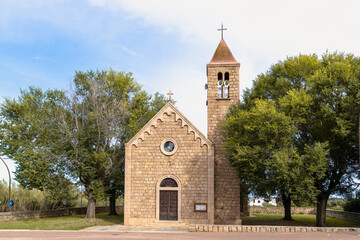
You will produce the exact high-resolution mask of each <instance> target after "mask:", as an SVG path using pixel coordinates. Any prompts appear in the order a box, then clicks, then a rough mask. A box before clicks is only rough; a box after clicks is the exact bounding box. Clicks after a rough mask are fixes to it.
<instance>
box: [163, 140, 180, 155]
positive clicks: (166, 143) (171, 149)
mask: <svg viewBox="0 0 360 240" xmlns="http://www.w3.org/2000/svg"><path fill="white" fill-rule="evenodd" d="M160 150H161V152H162V153H163V154H165V155H168V156H169V155H173V154H174V153H175V152H176V150H177V144H176V142H175V140H174V139H172V138H166V139H164V140H163V141H162V142H161V144H160Z"/></svg>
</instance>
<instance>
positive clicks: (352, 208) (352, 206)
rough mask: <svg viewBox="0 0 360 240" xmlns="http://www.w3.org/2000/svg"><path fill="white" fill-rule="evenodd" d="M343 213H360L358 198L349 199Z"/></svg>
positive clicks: (359, 199)
mask: <svg viewBox="0 0 360 240" xmlns="http://www.w3.org/2000/svg"><path fill="white" fill-rule="evenodd" d="M344 211H348V212H356V213H360V198H354V199H349V200H348V201H347V202H346V203H345V205H344Z"/></svg>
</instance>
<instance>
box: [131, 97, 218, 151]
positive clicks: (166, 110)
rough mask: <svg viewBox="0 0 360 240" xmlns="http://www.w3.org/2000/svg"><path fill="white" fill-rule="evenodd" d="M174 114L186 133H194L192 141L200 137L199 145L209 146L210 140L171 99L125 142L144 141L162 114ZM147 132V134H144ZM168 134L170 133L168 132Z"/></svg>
mask: <svg viewBox="0 0 360 240" xmlns="http://www.w3.org/2000/svg"><path fill="white" fill-rule="evenodd" d="M173 113H174V114H175V119H174V121H176V122H177V121H178V120H180V121H181V127H182V128H184V127H185V126H187V133H188V134H190V133H191V132H193V133H194V141H196V140H197V139H200V146H203V145H207V146H208V147H211V146H212V145H213V144H212V142H211V141H210V140H209V139H207V138H206V137H205V135H204V134H202V133H201V132H200V131H199V130H198V129H197V128H196V127H195V126H194V125H193V124H192V123H191V122H190V121H189V120H188V119H187V118H186V117H185V116H184V115H183V114H182V113H181V112H180V111H179V110H178V109H177V108H176V107H175V106H174V104H172V102H171V101H169V102H168V103H166V104H165V106H164V107H163V108H162V109H161V110H160V111H159V112H157V113H156V114H155V116H154V117H153V118H152V119H150V121H149V122H148V123H147V124H145V126H144V127H143V128H142V129H141V130H140V131H139V132H138V133H137V134H136V135H135V136H134V137H133V138H132V139H131V140H130V141H129V142H128V143H127V145H135V146H137V145H138V142H139V141H144V140H145V138H146V136H147V134H148V135H150V134H151V130H152V127H154V128H156V127H157V126H158V120H160V121H161V122H162V121H163V118H164V114H167V115H168V116H170V115H171V114H173ZM145 133H147V134H145ZM169 134H170V133H169Z"/></svg>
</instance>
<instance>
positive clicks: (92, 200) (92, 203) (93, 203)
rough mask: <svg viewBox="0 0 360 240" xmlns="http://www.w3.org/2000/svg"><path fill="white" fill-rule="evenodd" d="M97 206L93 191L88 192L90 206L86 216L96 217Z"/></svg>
mask: <svg viewBox="0 0 360 240" xmlns="http://www.w3.org/2000/svg"><path fill="white" fill-rule="evenodd" d="M95 207H96V200H95V198H93V196H92V192H91V191H90V192H89V193H88V206H87V209H86V216H85V218H90V219H95Z"/></svg>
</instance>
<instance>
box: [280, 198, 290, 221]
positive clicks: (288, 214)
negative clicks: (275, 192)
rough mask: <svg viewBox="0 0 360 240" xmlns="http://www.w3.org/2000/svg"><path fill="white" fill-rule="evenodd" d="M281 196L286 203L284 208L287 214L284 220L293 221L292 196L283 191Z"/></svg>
mask: <svg viewBox="0 0 360 240" xmlns="http://www.w3.org/2000/svg"><path fill="white" fill-rule="evenodd" d="M281 198H282V202H283V204H284V210H285V216H284V218H283V220H286V221H292V220H293V219H292V218H291V197H290V196H286V194H284V193H282V194H281Z"/></svg>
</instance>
